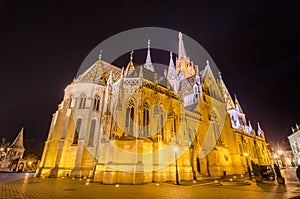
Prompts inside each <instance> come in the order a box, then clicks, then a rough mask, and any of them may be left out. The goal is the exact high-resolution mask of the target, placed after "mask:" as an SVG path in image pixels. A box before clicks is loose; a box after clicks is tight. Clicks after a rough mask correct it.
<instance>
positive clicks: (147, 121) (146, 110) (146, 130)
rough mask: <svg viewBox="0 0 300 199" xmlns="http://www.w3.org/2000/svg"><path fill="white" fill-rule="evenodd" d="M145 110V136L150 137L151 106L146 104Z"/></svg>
mask: <svg viewBox="0 0 300 199" xmlns="http://www.w3.org/2000/svg"><path fill="white" fill-rule="evenodd" d="M143 109H144V114H143V124H144V136H145V137H149V105H148V103H147V102H145V103H144V106H143Z"/></svg>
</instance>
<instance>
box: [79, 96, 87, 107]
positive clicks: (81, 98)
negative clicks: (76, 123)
mask: <svg viewBox="0 0 300 199" xmlns="http://www.w3.org/2000/svg"><path fill="white" fill-rule="evenodd" d="M85 104H86V95H85V94H84V93H82V94H81V95H80V101H79V108H80V109H84V108H85Z"/></svg>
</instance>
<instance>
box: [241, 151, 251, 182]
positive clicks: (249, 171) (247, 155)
mask: <svg viewBox="0 0 300 199" xmlns="http://www.w3.org/2000/svg"><path fill="white" fill-rule="evenodd" d="M243 155H244V156H245V157H246V163H247V169H248V173H249V178H251V169H250V167H249V163H248V157H249V154H248V153H244V154H243Z"/></svg>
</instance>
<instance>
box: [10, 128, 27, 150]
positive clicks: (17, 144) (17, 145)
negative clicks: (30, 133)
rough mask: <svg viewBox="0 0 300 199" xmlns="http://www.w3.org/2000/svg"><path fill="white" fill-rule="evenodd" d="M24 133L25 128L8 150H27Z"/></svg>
mask: <svg viewBox="0 0 300 199" xmlns="http://www.w3.org/2000/svg"><path fill="white" fill-rule="evenodd" d="M23 131H24V128H22V129H21V131H20V132H19V134H18V135H17V137H16V139H15V140H14V142H13V143H12V144H11V145H10V146H9V147H8V148H14V149H25V148H24V146H23Z"/></svg>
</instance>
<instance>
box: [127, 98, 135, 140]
mask: <svg viewBox="0 0 300 199" xmlns="http://www.w3.org/2000/svg"><path fill="white" fill-rule="evenodd" d="M134 107H135V104H134V102H133V100H132V99H131V100H129V102H128V106H127V108H126V118H125V127H127V130H128V133H130V134H132V133H133V122H134Z"/></svg>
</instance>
